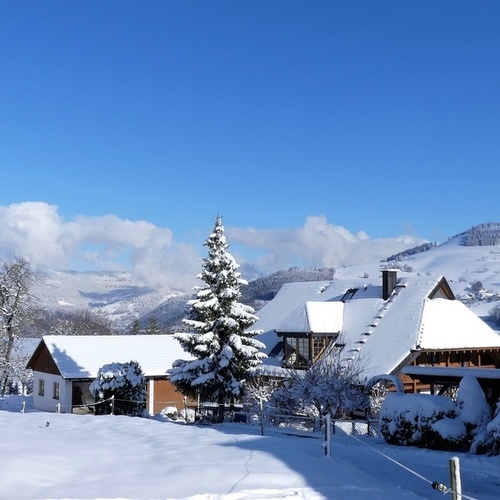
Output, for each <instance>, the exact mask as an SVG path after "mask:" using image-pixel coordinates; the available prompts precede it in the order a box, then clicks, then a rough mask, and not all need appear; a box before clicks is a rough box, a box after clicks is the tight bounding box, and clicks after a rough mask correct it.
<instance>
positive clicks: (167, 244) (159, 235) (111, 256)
mask: <svg viewBox="0 0 500 500" xmlns="http://www.w3.org/2000/svg"><path fill="white" fill-rule="evenodd" d="M0 231H1V234H2V238H1V240H0V253H1V254H2V255H3V257H4V258H10V257H12V256H19V257H25V258H27V259H29V261H30V262H31V263H32V264H33V266H34V267H35V268H41V269H50V268H52V269H64V268H70V269H77V270H89V269H92V270H120V269H125V270H129V271H132V272H133V273H134V275H135V276H136V278H137V279H139V280H144V281H146V282H148V283H150V284H151V285H164V286H167V287H172V288H181V289H186V288H189V287H190V286H192V285H193V284H194V281H195V280H194V276H196V274H197V273H198V272H199V261H198V255H197V253H196V251H195V250H194V248H192V247H189V246H188V245H185V244H182V243H176V242H175V241H174V239H173V235H172V231H170V229H167V228H159V227H157V226H155V225H154V224H151V223H150V222H146V221H130V220H124V219H120V218H118V217H116V216H114V215H104V216H101V217H83V216H79V217H77V218H75V219H74V220H72V221H69V222H65V221H63V220H62V218H61V217H60V216H59V214H58V211H57V207H56V206H54V205H49V204H47V203H44V202H24V203H17V204H12V205H10V206H7V207H0Z"/></svg>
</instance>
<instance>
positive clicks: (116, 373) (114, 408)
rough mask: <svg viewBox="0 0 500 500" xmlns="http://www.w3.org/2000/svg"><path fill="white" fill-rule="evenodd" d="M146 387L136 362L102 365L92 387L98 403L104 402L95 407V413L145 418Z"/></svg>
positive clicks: (91, 389) (142, 374)
mask: <svg viewBox="0 0 500 500" xmlns="http://www.w3.org/2000/svg"><path fill="white" fill-rule="evenodd" d="M145 386H146V379H145V377H144V373H143V372H142V370H141V367H140V365H139V363H137V361H129V362H127V363H110V364H107V365H104V366H102V367H101V368H99V371H98V373H97V378H96V379H95V380H94V381H93V382H92V384H90V388H89V389H90V392H91V393H92V394H93V396H94V397H95V399H96V402H97V403H99V402H101V404H97V405H96V414H97V415H104V414H109V413H114V414H115V415H130V416H142V415H143V413H144V410H145V408H146V389H145ZM112 396H114V401H112V400H111V397H112Z"/></svg>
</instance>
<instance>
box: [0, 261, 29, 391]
mask: <svg viewBox="0 0 500 500" xmlns="http://www.w3.org/2000/svg"><path fill="white" fill-rule="evenodd" d="M36 279H37V278H36V276H35V273H34V272H33V271H32V269H31V265H30V263H29V262H28V261H27V260H25V259H23V258H16V259H15V260H13V261H11V262H8V261H2V263H1V264H0V363H1V371H0V374H1V379H0V393H1V394H2V395H5V392H6V390H7V387H8V384H9V377H10V372H11V364H12V351H13V349H14V343H15V340H16V338H18V337H19V335H20V333H21V331H22V326H23V325H25V324H27V323H29V322H30V321H31V319H32V318H33V315H34V312H35V310H36V308H35V306H34V301H33V296H32V295H31V289H32V287H33V285H34V283H35V281H36Z"/></svg>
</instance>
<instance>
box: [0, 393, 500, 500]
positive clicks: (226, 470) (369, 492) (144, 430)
mask: <svg viewBox="0 0 500 500" xmlns="http://www.w3.org/2000/svg"><path fill="white" fill-rule="evenodd" d="M20 409H21V399H20V398H19V397H10V398H6V399H4V400H0V433H1V437H0V443H1V449H2V467H0V498H2V499H11V500H14V499H48V498H51V499H61V498H66V499H70V498H71V499H75V498H78V499H84V498H86V499H88V498H94V499H95V498H100V499H104V498H113V499H187V498H189V499H192V500H216V499H217V500H219V499H224V500H270V499H297V498H299V499H300V498H301V499H307V500H313V499H314V500H318V499H342V500H343V499H363V500H365V499H367V498H378V499H400V498H429V499H432V498H441V497H443V494H442V493H440V492H439V491H437V490H434V489H432V486H431V483H432V482H434V481H438V482H442V483H444V484H446V485H447V486H449V485H450V479H449V472H448V464H449V460H450V458H451V457H452V456H458V457H459V459H460V468H461V472H462V474H461V478H462V491H463V493H464V494H465V495H467V497H470V498H477V499H481V500H482V499H485V500H486V499H493V498H498V496H499V491H500V476H499V470H500V457H485V456H476V455H470V454H464V453H458V454H457V453H454V454H452V453H447V452H436V451H431V450H423V449H418V448H412V447H404V448H403V447H395V446H389V445H387V444H385V443H384V441H383V440H382V439H379V438H375V437H366V436H362V437H358V436H356V437H349V436H339V435H335V436H334V438H333V440H332V455H331V457H329V458H326V457H325V456H324V454H323V449H322V446H321V444H322V436H321V435H314V436H311V435H309V437H297V436H292V435H288V434H286V433H284V432H280V431H278V430H277V429H274V430H273V429H271V428H266V435H265V436H264V437H262V436H261V435H260V429H259V427H258V426H249V425H245V424H230V423H226V424H221V425H213V426H201V425H200V426H198V425H195V426H185V425H179V424H175V423H170V422H165V421H159V420H154V419H144V418H133V417H123V416H100V417H96V416H89V415H71V414H52V413H44V412H38V411H33V410H31V409H30V399H27V410H26V412H25V413H20ZM396 462H398V463H396ZM464 498H466V497H464Z"/></svg>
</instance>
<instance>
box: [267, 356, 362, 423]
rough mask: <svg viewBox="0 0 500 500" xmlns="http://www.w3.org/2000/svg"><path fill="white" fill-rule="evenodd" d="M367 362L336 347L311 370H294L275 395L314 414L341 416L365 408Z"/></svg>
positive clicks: (319, 415)
mask: <svg viewBox="0 0 500 500" xmlns="http://www.w3.org/2000/svg"><path fill="white" fill-rule="evenodd" d="M363 371H364V362H363V361H362V360H361V359H360V358H357V360H349V361H348V360H344V359H342V358H341V356H340V351H339V349H337V348H335V347H333V349H331V350H330V351H329V352H328V353H326V354H325V355H324V356H323V357H322V358H321V359H320V360H319V361H318V362H316V363H314V364H313V365H312V366H311V367H310V368H309V369H308V370H300V371H299V370H291V371H290V373H291V374H292V378H291V379H290V380H289V381H288V382H287V383H286V384H285V386H284V387H282V388H281V389H278V390H277V391H276V392H275V394H274V397H275V398H276V399H277V400H279V401H280V402H282V401H284V402H285V403H286V402H287V401H291V402H292V403H293V406H294V408H292V411H294V409H295V408H297V407H298V408H301V411H303V412H305V413H308V414H310V415H311V416H314V417H322V416H324V415H326V414H328V413H329V414H330V415H332V416H333V417H338V416H341V415H342V414H346V413H349V412H352V411H354V410H359V409H366V408H367V406H368V401H367V396H366V394H365V391H364V387H363V383H362V379H361V376H362V373H363Z"/></svg>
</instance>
